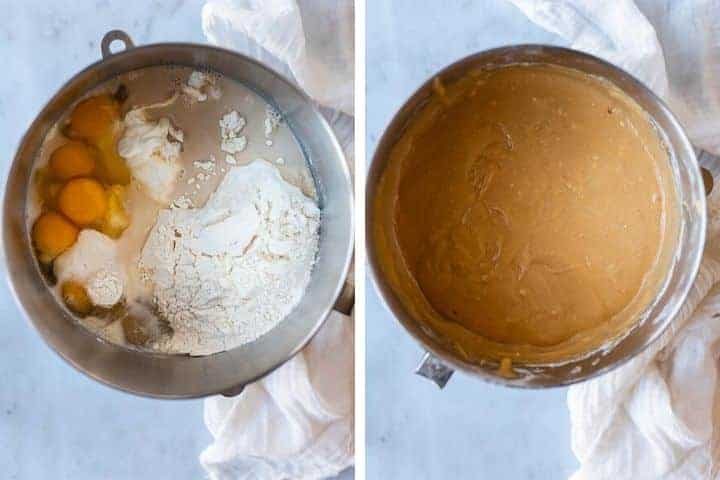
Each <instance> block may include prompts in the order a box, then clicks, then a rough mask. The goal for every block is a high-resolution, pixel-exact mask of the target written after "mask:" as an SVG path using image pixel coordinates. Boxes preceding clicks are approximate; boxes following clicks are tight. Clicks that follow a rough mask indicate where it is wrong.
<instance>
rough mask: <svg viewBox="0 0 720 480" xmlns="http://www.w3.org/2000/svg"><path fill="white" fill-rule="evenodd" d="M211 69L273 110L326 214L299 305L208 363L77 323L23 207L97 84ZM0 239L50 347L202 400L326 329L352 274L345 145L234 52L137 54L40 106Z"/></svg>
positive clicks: (137, 386)
mask: <svg viewBox="0 0 720 480" xmlns="http://www.w3.org/2000/svg"><path fill="white" fill-rule="evenodd" d="M157 65H183V66H189V67H193V68H198V69H202V68H209V69H211V70H214V71H217V72H219V73H221V74H223V75H225V76H226V77H228V78H232V79H234V80H237V81H239V82H241V83H243V84H245V85H246V86H248V87H250V88H252V89H253V90H255V91H256V92H257V93H259V94H260V95H261V96H263V97H264V98H266V100H268V101H270V102H271V103H272V104H273V105H275V106H276V107H277V108H278V110H279V111H280V112H282V113H283V116H284V119H285V120H286V121H287V122H288V125H289V126H290V128H291V129H292V130H293V133H294V134H295V136H296V137H297V139H298V142H299V143H300V145H301V147H302V149H303V150H304V152H305V154H306V157H307V160H308V163H309V165H310V169H311V171H312V174H313V177H314V180H315V183H316V188H317V191H318V197H319V202H320V206H321V209H322V216H321V227H320V241H319V253H318V258H317V262H316V265H315V267H314V270H313V273H312V276H311V280H310V284H309V285H308V288H307V290H306V292H305V294H304V297H303V298H302V300H301V302H300V303H299V304H298V306H297V307H296V308H295V309H294V310H293V311H292V312H291V313H290V315H289V316H288V317H287V318H286V319H285V320H284V321H282V322H281V323H280V324H279V325H278V326H277V327H276V328H274V329H273V330H271V331H270V332H268V333H267V334H266V335H264V336H262V337H261V338H259V339H258V340H257V341H255V342H252V343H249V344H246V345H243V346H241V347H238V348H235V349H233V350H230V351H227V352H222V353H218V354H215V355H210V356H206V357H190V356H187V355H165V354H154V353H148V352H138V351H134V350H130V349H127V348H125V347H121V346H117V345H114V344H111V343H108V342H105V341H103V340H100V339H99V338H97V337H96V336H95V335H94V334H92V333H91V332H89V331H87V330H86V329H85V328H84V327H82V326H81V325H79V324H78V323H77V322H75V321H73V320H72V318H71V317H70V316H69V315H68V314H67V312H66V311H65V310H64V309H63V308H62V307H61V306H60V305H59V304H58V303H57V302H56V300H55V298H54V297H53V296H52V294H51V293H50V291H49V290H48V289H47V287H46V286H45V283H44V281H43V279H42V277H41V275H40V272H39V270H38V268H37V266H36V262H35V260H34V257H33V253H32V251H31V248H30V243H29V241H28V238H29V235H28V232H27V228H26V223H25V201H26V198H27V189H28V186H29V184H30V172H31V169H32V164H33V162H34V160H35V156H36V152H37V151H38V149H39V147H40V145H41V144H42V142H43V139H44V137H45V135H46V134H47V132H48V130H49V129H50V128H51V127H52V125H53V124H54V123H55V122H56V121H57V120H58V119H59V118H60V117H61V116H62V115H63V113H64V112H65V111H66V110H67V109H68V107H69V106H70V105H72V104H73V102H75V101H76V100H77V99H79V98H80V97H82V96H83V95H84V94H86V92H88V91H89V90H91V89H92V88H93V87H95V86H97V85H98V84H100V83H102V82H104V81H106V80H108V79H110V78H112V77H114V76H116V75H117V74H119V73H124V72H128V71H131V70H135V69H138V68H143V67H149V66H157ZM3 213H4V221H3V242H4V248H5V254H6V258H7V262H8V277H9V281H10V284H11V288H12V290H13V292H14V294H15V296H16V298H17V300H18V303H19V305H20V307H21V309H22V310H24V313H25V314H26V315H27V317H28V318H29V320H30V321H31V322H32V323H33V325H34V326H35V327H36V328H37V330H38V332H39V333H40V335H41V336H42V337H43V338H44V339H45V341H47V343H48V344H49V345H50V346H51V347H52V348H53V349H54V350H55V351H56V352H58V353H59V354H60V355H61V356H62V357H63V358H65V360H67V361H68V362H69V363H71V364H72V365H73V366H75V367H76V368H77V369H78V370H80V371H82V372H84V373H86V374H88V375H90V376H91V377H93V378H95V379H97V380H99V381H101V382H103V383H106V384H108V385H110V386H113V387H116V388H119V389H122V390H125V391H128V392H132V393H136V394H140V395H147V396H155V397H164V398H180V397H198V396H205V395H210V394H215V393H219V392H223V391H227V390H232V389H234V388H235V387H237V386H238V385H244V384H247V383H249V382H251V381H253V380H255V379H257V378H260V377H262V376H264V375H266V374H267V373H269V372H270V371H272V370H273V369H275V368H277V367H278V366H280V365H281V364H282V363H284V362H285V361H287V360H288V359H289V358H291V357H292V356H293V355H294V354H295V353H297V352H298V351H299V350H300V349H301V348H302V347H303V346H304V345H305V344H306V343H307V342H308V341H309V340H310V339H311V338H312V336H313V334H314V333H315V332H316V331H317V329H318V328H319V327H320V326H321V325H322V322H323V320H324V319H325V317H326V316H327V314H328V313H329V311H330V310H331V308H332V306H333V303H334V301H335V299H336V298H337V295H338V294H339V292H340V290H341V288H342V285H343V282H344V280H345V277H346V275H347V271H348V267H349V263H350V257H351V254H352V241H353V239H352V225H353V223H352V221H353V220H352V188H351V182H350V177H349V172H348V169H347V165H346V163H345V159H344V156H343V152H342V149H341V148H340V146H339V144H338V143H337V141H336V139H335V137H334V134H333V133H332V130H331V129H330V127H329V126H328V124H327V123H326V122H325V120H324V118H323V117H322V115H321V114H320V113H319V111H318V110H317V109H316V108H315V107H314V105H313V103H312V102H311V100H310V99H309V98H308V97H307V96H306V95H305V94H303V93H302V92H300V91H299V90H298V89H297V88H296V87H295V86H293V85H292V84H291V83H290V82H288V81H287V80H285V79H284V78H283V77H282V76H280V75H279V74H277V73H275V72H273V71H272V70H270V69H268V68H266V67H264V66H263V65H261V64H259V63H258V62H256V61H254V60H251V59H249V58H247V57H244V56H242V55H239V54H237V53H234V52H230V51H227V50H223V49H219V48H214V47H209V46H201V45H191V44H159V45H149V46H145V47H139V48H133V49H131V50H128V51H125V52H123V53H119V54H117V55H113V56H111V57H109V58H107V59H106V60H104V61H102V62H98V63H96V64H94V65H91V66H90V67H88V68H87V69H85V70H84V71H82V72H80V73H79V74H78V75H76V76H75V77H74V78H72V79H71V80H70V81H69V82H68V83H67V84H66V85H65V86H64V87H63V88H62V89H61V91H60V92H59V93H58V94H57V95H56V96H55V97H53V98H52V99H51V100H50V102H49V103H48V104H47V106H46V107H45V108H44V109H43V111H42V112H41V113H40V115H39V116H38V117H37V119H36V120H35V122H34V123H33V124H32V125H31V127H30V129H29V131H28V132H27V134H26V135H25V137H24V138H23V140H22V142H21V144H20V147H19V149H18V152H17V155H16V157H15V159H14V161H13V164H12V167H11V170H10V174H9V178H8V182H7V187H6V191H5V198H4V212H3Z"/></svg>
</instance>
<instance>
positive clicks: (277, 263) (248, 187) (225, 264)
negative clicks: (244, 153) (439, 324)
mask: <svg viewBox="0 0 720 480" xmlns="http://www.w3.org/2000/svg"><path fill="white" fill-rule="evenodd" d="M319 225H320V211H319V209H318V207H317V206H316V205H315V203H314V202H313V200H311V199H310V198H308V197H306V196H305V195H303V193H302V192H301V191H300V190H299V189H298V188H297V187H295V186H293V185H290V184H289V183H287V182H285V181H284V180H283V179H282V177H281V176H280V173H279V172H278V170H277V169H276V168H275V167H274V166H273V165H271V164H270V163H268V162H266V161H263V160H256V161H254V162H253V163H251V164H249V165H247V166H241V167H232V168H230V169H229V170H228V172H227V174H226V176H225V178H224V179H223V181H222V183H221V184H220V185H219V187H218V188H217V190H216V191H215V193H214V194H213V195H212V196H211V197H210V199H209V200H208V202H207V203H206V205H205V206H204V207H203V208H200V209H182V208H173V209H167V210H161V211H160V213H159V215H158V218H157V222H156V224H155V226H154V227H153V229H152V231H151V232H150V235H149V237H148V240H147V242H146V244H145V247H144V248H143V251H142V255H141V258H140V265H139V266H140V270H141V272H142V275H143V278H144V281H145V282H146V283H147V284H148V285H149V286H150V287H151V288H152V291H153V297H154V302H155V304H156V307H157V309H158V311H159V314H160V315H161V316H162V317H163V318H164V319H166V320H167V321H168V323H169V324H170V326H171V327H172V329H173V331H174V333H173V335H172V336H171V337H169V338H168V339H167V340H163V341H162V344H161V345H157V349H158V350H160V351H165V352H171V353H189V354H191V355H208V354H212V353H216V352H220V351H223V350H227V349H230V348H233V347H236V346H239V345H242V344H244V343H248V342H251V341H253V340H255V339H257V338H258V337H260V336H261V335H263V334H264V333H266V332H268V331H269V330H270V329H272V328H273V327H274V326H275V325H277V324H278V323H279V322H280V321H281V320H282V319H283V318H284V317H285V316H287V315H288V313H290V311H291V310H292V309H293V308H294V307H295V305H296V304H297V303H298V302H299V301H300V299H301V297H302V295H303V293H304V291H305V288H306V287H307V284H308V282H309V281H310V274H311V271H312V267H313V264H314V262H315V257H316V254H317V249H318V229H319Z"/></svg>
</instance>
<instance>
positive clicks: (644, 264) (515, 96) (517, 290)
mask: <svg viewBox="0 0 720 480" xmlns="http://www.w3.org/2000/svg"><path fill="white" fill-rule="evenodd" d="M434 91H435V93H434V95H433V96H432V98H431V99H430V101H429V102H428V104H427V105H426V106H425V107H424V108H423V109H422V110H421V111H420V112H419V113H418V114H417V115H416V116H415V117H414V118H413V120H412V121H411V123H410V125H409V126H408V128H407V130H406V131H405V133H404V135H403V137H402V138H401V139H400V141H399V142H398V143H397V144H396V146H395V147H394V149H393V150H392V153H391V158H390V161H389V166H388V168H387V170H386V172H385V173H384V174H383V178H382V179H381V183H380V188H379V193H380V194H379V195H378V198H377V200H376V209H377V216H378V218H380V219H381V221H380V223H379V225H378V226H377V229H376V241H377V242H378V244H379V246H380V247H381V248H380V249H379V250H380V252H381V257H382V256H384V257H386V258H385V260H384V263H385V267H384V268H386V269H387V270H388V271H390V272H391V275H390V278H391V279H392V278H394V279H395V280H396V286H395V288H397V289H399V290H401V291H402V292H401V297H404V301H405V303H406V304H412V307H411V309H414V310H417V312H416V313H418V315H417V316H418V317H419V318H421V319H424V320H423V323H425V324H426V326H429V327H431V329H432V330H433V332H434V334H435V335H438V336H441V337H446V339H449V341H450V342H451V343H452V344H453V345H455V346H456V347H458V350H460V351H461V353H463V354H465V355H466V356H468V355H469V356H472V355H471V354H470V353H469V352H471V351H473V350H474V351H476V352H477V351H481V352H483V351H484V352H487V350H488V349H489V348H491V346H492V345H496V346H497V345H501V346H502V347H501V348H500V349H499V350H504V351H505V352H506V353H511V354H512V355H513V357H514V358H518V357H520V358H523V357H525V358H528V359H529V358H536V359H537V358H539V357H537V355H535V354H538V353H542V354H543V355H545V354H547V353H548V352H551V351H552V352H555V353H557V355H556V358H559V357H562V356H565V355H572V354H577V353H580V352H581V351H582V350H583V349H586V348H588V347H589V345H588V342H590V344H592V345H593V346H595V347H597V346H599V345H600V344H601V343H602V342H603V341H607V340H608V338H609V337H612V336H613V335H617V334H619V333H620V332H621V331H626V330H627V328H628V327H629V326H630V325H631V324H632V323H634V322H635V321H637V319H638V318H639V317H640V314H641V312H642V311H643V310H644V309H645V308H646V307H647V306H648V305H649V304H650V303H651V301H652V299H653V298H654V297H655V296H656V294H657V293H658V291H659V290H660V289H661V288H662V285H663V282H664V279H665V277H666V274H667V273H668V270H669V268H670V266H671V260H672V256H673V251H674V247H675V241H676V238H677V218H676V211H677V208H678V207H677V205H676V195H675V189H674V183H673V176H672V171H671V167H670V162H669V158H668V152H667V150H666V148H665V146H664V144H663V142H662V140H661V139H660V137H659V135H658V132H657V131H656V129H655V128H654V126H653V124H652V123H651V121H650V120H649V118H648V115H647V114H646V113H645V112H644V111H643V110H642V109H641V108H640V107H639V106H638V105H637V104H636V103H635V102H634V101H632V100H631V99H630V98H629V97H627V96H626V95H625V94H623V93H622V92H620V91H619V90H618V89H617V88H615V87H614V86H612V85H610V84H609V83H607V82H605V81H603V80H600V79H597V78H594V77H591V76H588V75H586V74H583V73H581V72H578V71H575V70H570V69H565V68H560V67H555V66H549V65H537V64H536V65H513V66H508V67H503V68H498V69H495V70H491V71H483V72H475V73H473V74H471V75H468V76H467V77H465V78H463V79H461V80H459V81H457V82H455V83H452V84H449V85H443V82H441V81H439V80H438V81H436V82H435V83H434ZM383 247H385V248H383ZM383 252H384V253H383ZM391 252H395V253H391ZM501 357H502V355H501ZM551 357H552V356H547V355H545V356H544V359H549V358H551Z"/></svg>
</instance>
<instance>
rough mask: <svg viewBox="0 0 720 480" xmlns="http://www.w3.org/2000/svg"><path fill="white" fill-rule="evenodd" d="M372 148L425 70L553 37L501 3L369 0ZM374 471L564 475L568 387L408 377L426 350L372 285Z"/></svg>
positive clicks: (370, 462) (370, 434) (571, 462)
mask: <svg viewBox="0 0 720 480" xmlns="http://www.w3.org/2000/svg"><path fill="white" fill-rule="evenodd" d="M367 24H368V26H367V36H366V37H367V67H366V68H367V105H368V113H367V135H368V145H367V152H368V154H369V155H372V152H373V151H374V149H375V146H376V143H377V140H378V138H379V137H380V135H381V134H382V132H383V130H384V128H385V126H386V125H387V123H388V122H389V121H390V119H391V117H392V115H393V114H394V113H395V111H396V110H397V109H398V108H399V107H400V105H401V104H402V103H403V102H404V101H405V99H406V98H407V97H408V96H409V95H410V94H411V93H412V92H413V91H414V90H415V89H416V88H417V87H418V86H419V85H420V84H421V83H422V82H424V81H425V80H426V79H427V78H428V77H429V76H430V75H432V74H433V73H434V72H436V71H438V70H439V69H440V68H442V67H444V66H446V65H448V64H450V63H452V62H453V61H455V60H457V59H460V58H462V57H464V56H466V55H468V54H471V53H474V52H477V51H480V50H485V49H488V48H492V47H496V46H501V45H506V44H511V43H530V42H540V43H548V42H555V41H556V39H555V38H554V37H553V36H551V35H550V34H549V33H547V32H545V31H542V30H540V29H538V28H537V27H535V26H534V25H533V24H531V23H530V22H528V21H527V19H526V18H525V17H524V16H523V15H522V13H521V12H520V11H519V10H517V9H516V8H515V7H513V6H512V5H511V4H509V3H507V2H505V1H504V0H482V1H480V0H477V1H461V0H451V1H450V0H448V1H442V2H438V1H433V0H422V1H420V0H394V1H392V2H388V1H385V0H367ZM366 313H367V352H368V359H367V379H368V380H367V387H366V389H367V405H366V411H367V427H366V428H367V430H366V436H367V472H368V478H373V479H375V478H378V479H379V478H392V479H394V480H404V479H413V480H415V479H437V478H454V479H471V478H472V479H476V478H502V479H532V478H536V479H557V478H564V477H567V476H568V475H569V474H570V473H571V472H572V471H573V470H574V468H575V467H576V465H577V463H576V461H575V459H574V457H573V456H572V453H571V451H570V432H569V419H568V412H567V407H566V403H565V393H566V390H565V389H554V390H542V391H533V390H511V389H508V388H503V387H499V386H494V385H490V384H486V383H483V382H481V381H479V380H476V379H474V378H471V377H468V376H466V375H462V374H459V373H456V374H455V375H454V376H453V377H452V379H451V380H450V382H449V384H448V385H447V387H446V388H445V390H442V391H440V390H439V389H438V388H437V387H436V386H435V385H434V384H433V383H431V382H429V381H427V380H425V379H423V378H421V377H419V376H417V375H413V374H412V372H413V371H414V369H415V367H416V366H417V364H418V363H419V362H420V359H421V358H422V353H423V352H422V349H421V348H420V347H419V346H417V345H416V344H415V343H414V342H413V340H412V339H411V338H410V337H409V336H408V335H407V334H406V333H405V331H404V330H403V329H402V327H400V326H399V324H397V323H396V322H395V321H394V320H393V319H392V317H391V316H390V314H389V313H387V311H386V310H385V309H384V307H383V306H382V305H381V303H380V301H379V299H378V297H377V294H376V293H375V290H374V288H373V287H372V285H370V284H369V285H368V290H367V312H366Z"/></svg>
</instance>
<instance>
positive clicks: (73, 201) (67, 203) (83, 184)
mask: <svg viewBox="0 0 720 480" xmlns="http://www.w3.org/2000/svg"><path fill="white" fill-rule="evenodd" d="M107 208H108V202H107V196H106V194H105V189H104V188H103V186H102V185H100V183H99V182H98V181H97V180H93V179H91V178H75V179H72V180H70V181H69V182H68V183H66V184H65V186H64V187H63V188H62V190H60V194H59V196H58V209H59V210H60V211H61V212H62V213H63V214H64V215H65V216H66V217H67V218H69V219H70V220H72V221H73V223H75V225H77V226H79V227H86V226H88V225H93V224H96V223H98V222H100V221H101V220H102V218H103V217H104V216H105V213H106V212H107Z"/></svg>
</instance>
